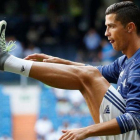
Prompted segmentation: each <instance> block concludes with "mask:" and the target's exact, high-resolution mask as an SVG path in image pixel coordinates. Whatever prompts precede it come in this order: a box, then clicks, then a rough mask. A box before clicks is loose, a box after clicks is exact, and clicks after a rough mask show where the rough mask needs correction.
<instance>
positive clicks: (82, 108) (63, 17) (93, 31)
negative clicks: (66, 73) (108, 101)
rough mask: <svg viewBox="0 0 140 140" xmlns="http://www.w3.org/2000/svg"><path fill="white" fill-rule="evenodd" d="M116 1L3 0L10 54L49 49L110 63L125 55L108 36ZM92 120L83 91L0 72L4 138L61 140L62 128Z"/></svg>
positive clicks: (0, 10)
mask: <svg viewBox="0 0 140 140" xmlns="http://www.w3.org/2000/svg"><path fill="white" fill-rule="evenodd" d="M114 2H119V0H24V1H19V0H4V1H2V2H1V5H0V20H3V19H4V20H6V21H7V23H8V26H7V30H6V41H7V42H8V41H10V40H14V41H16V45H17V47H16V49H15V50H13V51H11V52H10V53H11V54H13V55H15V56H17V57H20V58H24V57H25V56H27V55H29V54H32V53H46V54H49V55H53V56H57V57H61V58H64V59H68V60H72V61H77V62H83V63H90V64H92V65H98V64H107V63H109V62H112V61H113V60H114V59H116V58H117V57H118V56H120V55H121V53H120V52H116V51H114V50H113V49H112V46H111V45H110V44H109V43H108V42H107V40H106V38H105V37H104V32H105V25H104V11H105V9H106V7H108V6H109V5H110V4H112V3H114ZM134 2H135V3H136V4H138V5H140V1H139V0H137V1H136V0H135V1H134ZM90 124H94V122H93V120H92V118H91V116H90V113H89V110H88V108H87V106H86V103H85V102H84V99H83V97H82V96H81V94H80V93H79V91H69V90H61V89H56V88H52V87H49V86H47V85H44V84H42V83H40V82H38V81H36V80H34V79H31V78H25V77H22V76H19V75H16V74H11V73H7V72H1V71H0V140H58V138H59V137H60V136H61V129H63V128H78V127H84V126H88V125H90ZM88 140H99V138H98V137H96V138H89V139H88Z"/></svg>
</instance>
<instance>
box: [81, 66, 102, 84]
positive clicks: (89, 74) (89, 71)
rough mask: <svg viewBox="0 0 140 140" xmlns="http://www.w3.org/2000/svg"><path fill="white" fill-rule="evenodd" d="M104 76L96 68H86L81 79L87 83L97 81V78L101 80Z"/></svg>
mask: <svg viewBox="0 0 140 140" xmlns="http://www.w3.org/2000/svg"><path fill="white" fill-rule="evenodd" d="M101 77H102V75H101V73H100V72H99V70H98V69H97V68H96V67H93V66H86V67H84V68H83V69H82V74H81V79H82V80H83V81H84V82H86V81H91V80H92V82H93V81H94V80H96V79H97V78H101Z"/></svg>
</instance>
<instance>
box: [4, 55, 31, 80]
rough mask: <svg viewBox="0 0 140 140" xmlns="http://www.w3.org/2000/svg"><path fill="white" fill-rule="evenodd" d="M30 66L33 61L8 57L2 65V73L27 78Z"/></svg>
mask: <svg viewBox="0 0 140 140" xmlns="http://www.w3.org/2000/svg"><path fill="white" fill-rule="evenodd" d="M32 64H33V61H29V60H24V59H20V58H17V57H15V56H13V55H10V56H9V57H8V58H7V59H6V61H5V63H4V71H7V72H12V73H16V74H20V75H24V76H26V77H28V76H29V72H30V69H31V67H32Z"/></svg>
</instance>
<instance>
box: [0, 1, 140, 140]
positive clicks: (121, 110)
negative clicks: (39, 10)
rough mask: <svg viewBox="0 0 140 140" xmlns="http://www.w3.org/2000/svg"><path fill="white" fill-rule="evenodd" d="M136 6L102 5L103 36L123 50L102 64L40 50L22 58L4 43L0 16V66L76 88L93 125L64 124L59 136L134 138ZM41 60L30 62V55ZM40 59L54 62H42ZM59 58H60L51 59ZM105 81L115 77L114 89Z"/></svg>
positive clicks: (138, 44)
mask: <svg viewBox="0 0 140 140" xmlns="http://www.w3.org/2000/svg"><path fill="white" fill-rule="evenodd" d="M139 17H140V9H139V8H138V7H137V6H136V5H135V4H134V3H132V2H129V1H126V2H120V3H116V4H113V5H111V6H109V7H108V8H107V10H106V21H105V24H106V26H107V28H106V32H105V36H107V37H108V39H109V40H110V43H111V44H112V46H113V48H114V49H115V50H118V51H119V50H121V51H122V52H123V53H124V54H125V55H124V56H122V57H120V58H118V59H117V60H116V61H115V62H113V63H112V64H110V65H107V66H99V67H97V68H95V67H92V66H85V65H84V64H81V63H76V62H71V61H68V60H63V59H59V58H55V57H51V56H47V55H43V54H35V55H31V56H28V57H26V58H25V59H27V60H22V59H19V58H16V57H14V56H11V55H10V54H9V53H8V52H7V50H9V48H11V47H12V44H11V45H10V47H8V48H6V47H5V39H4V38H5V37H4V36H5V29H6V22H5V21H1V22H0V38H1V41H0V48H1V50H0V69H1V70H4V71H9V72H14V73H17V74H22V75H25V76H29V77H32V78H35V79H37V80H40V81H42V82H43V83H45V84H48V85H50V86H53V87H56V88H62V89H76V90H80V92H81V93H82V95H83V96H84V98H85V100H86V103H87V105H88V107H89V110H90V113H91V115H92V117H93V119H94V122H95V123H96V124H95V125H91V126H88V127H85V128H80V129H73V130H63V131H62V132H63V133H64V134H63V135H62V137H61V138H60V140H83V139H85V138H88V137H92V136H101V139H102V140H138V139H140V138H139V135H140V112H139V111H140V88H139V83H140V76H139V75H140V49H139V48H140V36H139V34H140V26H139V25H140V19H139ZM29 60H33V61H41V62H33V61H29ZM42 61H47V62H53V63H44V62H42ZM54 63H61V64H54ZM109 82H113V83H117V85H118V89H117V90H116V89H115V88H113V87H112V86H111V85H110V83H109Z"/></svg>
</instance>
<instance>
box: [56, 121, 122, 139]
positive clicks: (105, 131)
mask: <svg viewBox="0 0 140 140" xmlns="http://www.w3.org/2000/svg"><path fill="white" fill-rule="evenodd" d="M62 132H63V133H64V134H63V135H62V136H61V138H60V139H59V140H63V139H69V140H73V139H74V140H83V139H85V138H88V137H92V136H107V135H118V134H120V133H121V132H120V127H119V125H118V123H117V121H116V119H112V120H110V121H108V122H104V123H99V124H95V125H91V126H88V127H84V128H80V129H72V130H62Z"/></svg>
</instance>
